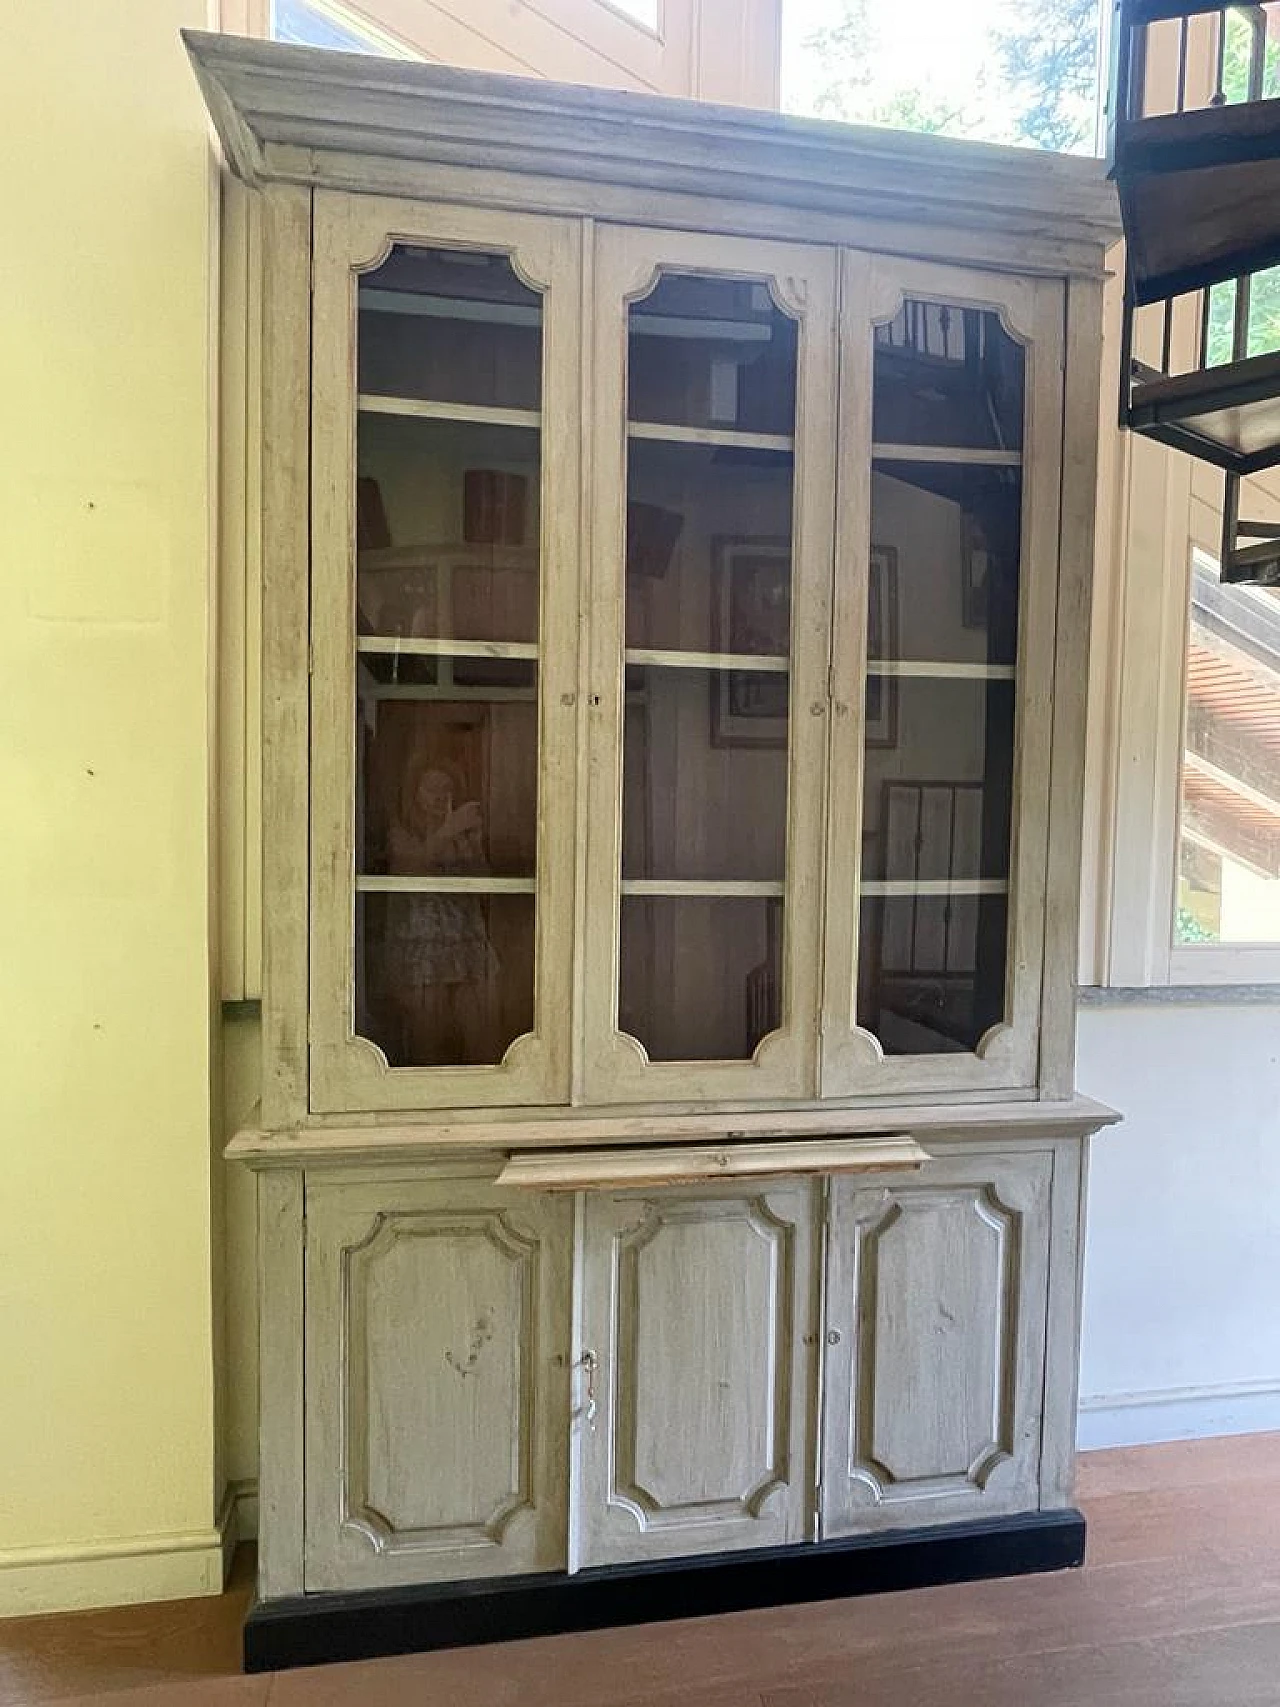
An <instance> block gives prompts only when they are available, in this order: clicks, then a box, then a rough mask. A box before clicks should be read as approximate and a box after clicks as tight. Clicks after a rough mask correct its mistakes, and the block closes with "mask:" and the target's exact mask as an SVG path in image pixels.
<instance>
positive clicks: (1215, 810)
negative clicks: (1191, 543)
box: [1174, 551, 1280, 947]
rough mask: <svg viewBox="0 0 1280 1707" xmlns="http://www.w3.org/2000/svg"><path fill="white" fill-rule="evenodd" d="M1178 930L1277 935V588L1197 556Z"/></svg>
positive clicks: (1185, 936)
mask: <svg viewBox="0 0 1280 1707" xmlns="http://www.w3.org/2000/svg"><path fill="white" fill-rule="evenodd" d="M1186 694H1187V705H1186V727H1185V735H1184V741H1183V758H1182V787H1181V837H1180V848H1179V859H1178V888H1177V903H1176V911H1175V918H1174V942H1175V945H1176V946H1177V947H1195V946H1197V945H1205V944H1231V943H1266V944H1276V945H1280V593H1277V592H1275V591H1272V590H1271V589H1269V588H1261V587H1229V586H1223V585H1222V584H1221V582H1220V581H1219V580H1218V572H1217V566H1216V565H1215V564H1214V563H1213V562H1212V561H1211V560H1210V559H1209V558H1207V557H1206V556H1204V555H1203V554H1202V553H1201V552H1198V551H1197V552H1195V553H1194V555H1193V558H1192V565H1191V615H1190V624H1189V629H1188V636H1187V676H1186Z"/></svg>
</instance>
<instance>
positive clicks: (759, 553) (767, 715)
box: [711, 536, 791, 751]
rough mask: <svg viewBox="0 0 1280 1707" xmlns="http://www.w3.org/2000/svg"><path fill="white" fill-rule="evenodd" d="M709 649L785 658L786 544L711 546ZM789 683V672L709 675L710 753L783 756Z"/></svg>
mask: <svg viewBox="0 0 1280 1707" xmlns="http://www.w3.org/2000/svg"><path fill="white" fill-rule="evenodd" d="M711 643H712V647H713V649H714V650H715V651H716V652H718V653H726V652H727V653H738V654H743V653H750V654H753V655H756V656H759V657H762V658H770V657H772V658H787V659H789V658H790V655H791V542H790V540H788V539H781V538H761V539H751V538H734V537H724V536H719V537H717V538H716V539H714V540H713V541H712V545H711ZM790 682H791V677H790V672H789V671H787V672H786V673H783V672H781V671H778V672H766V671H754V670H716V671H714V672H713V674H712V681H711V744H712V746H713V747H757V748H771V749H773V750H775V751H779V750H781V751H785V750H786V746H787V732H788V695H789V689H790Z"/></svg>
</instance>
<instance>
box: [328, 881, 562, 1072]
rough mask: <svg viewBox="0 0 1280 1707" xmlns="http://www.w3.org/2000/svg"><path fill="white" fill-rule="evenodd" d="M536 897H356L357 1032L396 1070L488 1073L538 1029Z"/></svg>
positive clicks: (366, 895) (422, 895)
mask: <svg viewBox="0 0 1280 1707" xmlns="http://www.w3.org/2000/svg"><path fill="white" fill-rule="evenodd" d="M533 949H534V898H533V896H532V895H483V894H477V895H432V894H420V895H380V894H358V895H357V897H356V1030H357V1032H358V1033H359V1034H360V1035H361V1036H362V1037H367V1038H369V1039H371V1040H372V1041H373V1042H374V1043H376V1044H377V1045H378V1046H379V1048H380V1049H382V1051H383V1052H384V1054H385V1055H386V1057H387V1059H388V1061H389V1062H390V1063H391V1065H392V1066H393V1067H467V1066H486V1065H489V1064H491V1063H493V1062H497V1061H500V1060H501V1059H502V1056H503V1052H504V1051H505V1050H506V1048H507V1046H508V1045H509V1044H510V1043H512V1042H513V1041H514V1039H515V1038H517V1037H519V1036H521V1035H522V1033H524V1032H527V1031H530V1030H532V1028H533V961H534V955H533Z"/></svg>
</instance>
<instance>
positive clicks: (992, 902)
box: [858, 894, 1009, 1055]
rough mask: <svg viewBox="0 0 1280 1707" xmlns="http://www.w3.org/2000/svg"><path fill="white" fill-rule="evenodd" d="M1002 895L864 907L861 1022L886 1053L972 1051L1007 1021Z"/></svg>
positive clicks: (915, 898)
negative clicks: (992, 1030)
mask: <svg viewBox="0 0 1280 1707" xmlns="http://www.w3.org/2000/svg"><path fill="white" fill-rule="evenodd" d="M1008 913H1009V903H1008V900H1007V898H1006V897H1005V896H1003V895H964V894H960V895H934V894H916V895H906V896H892V897H885V896H875V897H871V898H864V900H863V903H862V943H863V950H862V956H861V959H860V961H859V966H858V1024H859V1025H861V1026H863V1027H865V1028H866V1029H867V1030H868V1031H871V1032H874V1033H875V1035H876V1036H877V1037H878V1038H879V1039H880V1042H881V1044H882V1046H883V1048H884V1052H885V1054H886V1055H939V1054H953V1053H956V1052H961V1051H966V1050H973V1049H976V1048H977V1046H978V1044H979V1043H980V1042H981V1041H982V1038H983V1036H984V1034H985V1033H986V1032H987V1031H989V1030H990V1028H991V1027H992V1026H993V1025H997V1024H998V1023H999V1022H1000V1020H1001V1019H1002V1018H1003V1016H1004V1003H1005V987H1004V986H1005V960H1006V947H1005V945H1006V940H1007V937H1008V929H1009V920H1008Z"/></svg>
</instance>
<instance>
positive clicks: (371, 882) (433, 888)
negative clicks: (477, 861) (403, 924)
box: [356, 877, 538, 895]
mask: <svg viewBox="0 0 1280 1707" xmlns="http://www.w3.org/2000/svg"><path fill="white" fill-rule="evenodd" d="M537 887H538V883H537V879H536V878H534V877H357V878H356V893H357V894H358V895H534V894H536V893H537Z"/></svg>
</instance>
